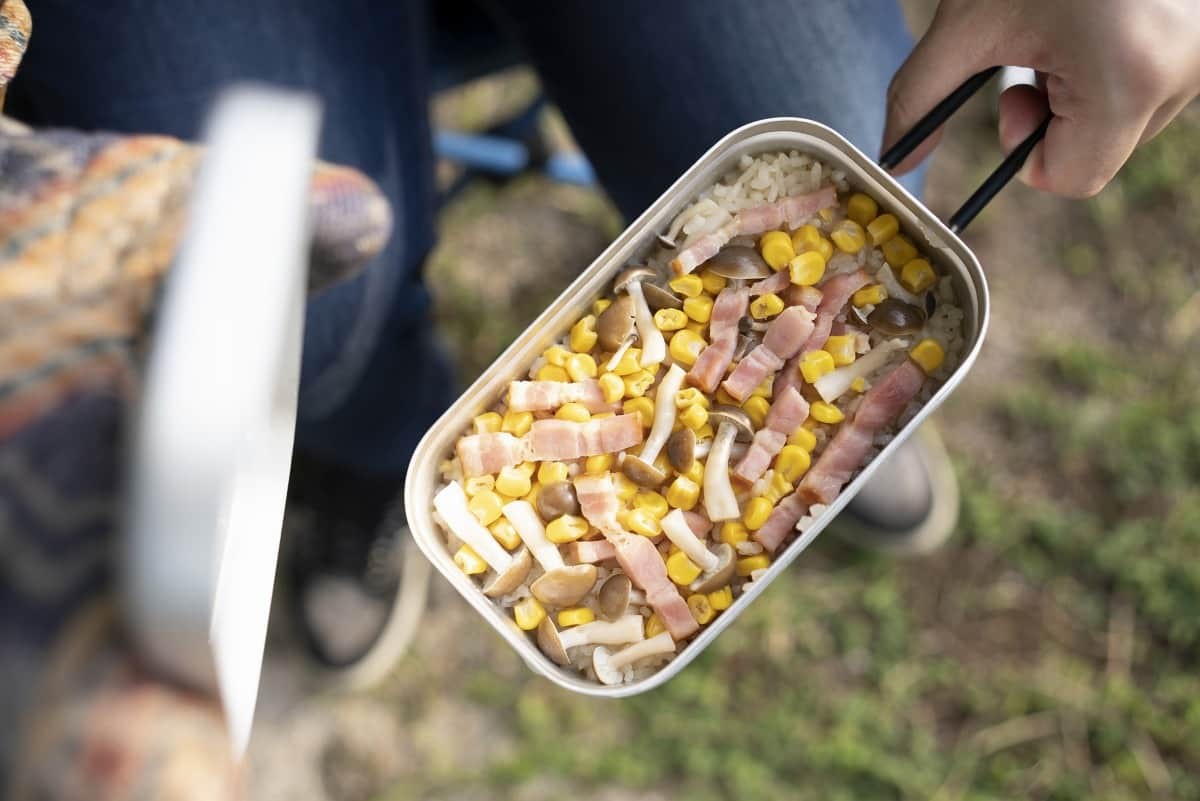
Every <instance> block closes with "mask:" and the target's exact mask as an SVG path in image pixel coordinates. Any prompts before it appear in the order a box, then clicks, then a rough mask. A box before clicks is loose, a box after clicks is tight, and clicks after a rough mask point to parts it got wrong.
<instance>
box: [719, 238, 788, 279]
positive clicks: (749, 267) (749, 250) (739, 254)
mask: <svg viewBox="0 0 1200 801" xmlns="http://www.w3.org/2000/svg"><path fill="white" fill-rule="evenodd" d="M705 266H706V267H707V268H708V269H709V270H711V271H712V272H713V273H716V274H717V275H720V276H723V277H725V278H734V279H738V280H743V281H747V280H757V279H759V278H766V277H767V276H768V275H771V274H772V273H773V272H774V270H772V269H771V265H769V264H767V263H766V262H765V261H763V257H762V256H760V255H759V253H758V251H757V250H755V249H754V248H753V247H746V246H745V245H726V246H725V247H723V248H721V250H720V252H718V253H717V255H715V256H713V257H712V258H711V259H709V260H708V262H707V263H706V264H705Z"/></svg>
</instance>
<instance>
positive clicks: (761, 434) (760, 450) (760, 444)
mask: <svg viewBox="0 0 1200 801" xmlns="http://www.w3.org/2000/svg"><path fill="white" fill-rule="evenodd" d="M807 418H808V401H806V400H805V399H804V396H803V395H801V394H800V393H799V392H798V391H797V390H796V389H795V388H794V387H789V388H788V390H787V391H785V392H783V393H781V394H780V395H779V397H778V398H776V399H775V402H774V403H773V404H771V410H770V411H769V412H767V419H766V421H765V422H764V424H763V428H762V429H761V430H760V431H758V432H757V433H756V434H755V435H754V441H753V442H751V443H750V447H749V448H748V449H747V450H746V455H745V456H743V457H742V459H741V461H740V462H738V464H737V466H736V467H734V468H733V474H734V475H735V476H736V477H737V478H739V479H741V480H742V481H745V482H746V483H747V484H753V483H754V482H755V481H758V479H759V476H761V475H762V474H763V473H765V472H766V471H767V467H769V466H770V464H771V460H772V459H774V458H775V457H776V456H777V455H778V454H779V452H780V451H781V450H783V446H784V444H786V443H787V438H788V436H789V435H790V434H791V433H792V432H793V431H795V430H796V429H797V428H799V427H800V425H801V424H802V423H803V422H804V421H805V420H806V419H807Z"/></svg>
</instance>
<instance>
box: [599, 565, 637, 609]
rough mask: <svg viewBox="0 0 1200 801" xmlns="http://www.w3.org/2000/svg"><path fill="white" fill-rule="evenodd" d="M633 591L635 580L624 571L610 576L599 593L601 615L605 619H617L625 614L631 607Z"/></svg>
mask: <svg viewBox="0 0 1200 801" xmlns="http://www.w3.org/2000/svg"><path fill="white" fill-rule="evenodd" d="M632 591H633V582H632V581H630V580H629V576H626V575H625V574H624V573H615V574H613V575H611V576H609V577H608V580H607V581H605V582H604V584H603V585H601V587H600V592H599V593H597V596H596V597H597V600H598V601H599V602H600V617H602V618H604V619H605V620H616V619H617V618H619V617H621V616H622V615H624V614H625V610H626V609H628V608H629V595H630V593H631V592H632Z"/></svg>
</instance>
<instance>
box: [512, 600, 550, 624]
mask: <svg viewBox="0 0 1200 801" xmlns="http://www.w3.org/2000/svg"><path fill="white" fill-rule="evenodd" d="M545 618H546V607H544V606H542V604H541V602H540V601H538V599H537V598H534V597H533V596H532V595H531V596H530V597H528V598H526V599H525V600H523V601H520V602H518V603H517V604H516V605H515V606H513V619H514V620H516V621H517V627H518V628H519V629H521V631H533V630H534V629H536V628H537V627H538V626H539V625H541V622H542V621H543V620H544V619H545Z"/></svg>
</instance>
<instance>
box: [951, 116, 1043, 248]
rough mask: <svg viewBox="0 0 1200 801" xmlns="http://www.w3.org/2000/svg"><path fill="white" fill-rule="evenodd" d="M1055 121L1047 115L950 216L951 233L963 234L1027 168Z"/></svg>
mask: <svg viewBox="0 0 1200 801" xmlns="http://www.w3.org/2000/svg"><path fill="white" fill-rule="evenodd" d="M1053 119H1054V115H1053V114H1047V115H1046V119H1044V120H1042V124H1041V125H1039V126H1038V127H1037V130H1035V131H1034V132H1033V133H1031V134H1030V135H1029V136H1027V137H1025V140H1024V141H1023V142H1021V144H1019V145H1017V146H1016V147H1015V148H1014V149H1013V152H1011V153H1009V154H1008V158H1006V159H1004V161H1003V162H1001V164H1000V166H999V167H997V168H996V170H995V171H994V172H993V173H992V174H991V175H989V176H988V177H987V180H986V181H984V182H983V184H982V185H981V186H980V187H979V188H978V189H976V190H975V194H973V195H971V196H970V197H969V198H967V202H966V203H964V204H962V207H961V208H959V210H958V211H956V212H954V214H952V215H951V216H950V219H949V220H948V222H947V224H948V225H949V226H950V230H951V231H953V232H954V233H956V234H957V233H961V232H962V230H963V229H964V228H966V227H967V225H968V224H970V222H971V220H973V219H975V215H976V214H978V213H979V212H981V211H983V207H984V206H986V205H987V204H988V203H989V202H990V201H991V199H992V198H994V197H995V196H996V193H998V192H999V191H1000V190H1001V189H1003V188H1004V185H1005V184H1007V183H1008V182H1009V181H1011V180H1012V177H1013V176H1014V175H1016V174H1017V173H1018V172H1020V171H1021V167H1023V166H1025V160H1026V159H1028V158H1029V154H1030V153H1032V152H1033V148H1034V147H1035V146H1036V145H1037V143H1038V142H1040V141H1041V140H1042V137H1044V136H1045V135H1046V129H1048V128H1049V127H1050V122H1051V121H1052V120H1053Z"/></svg>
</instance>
